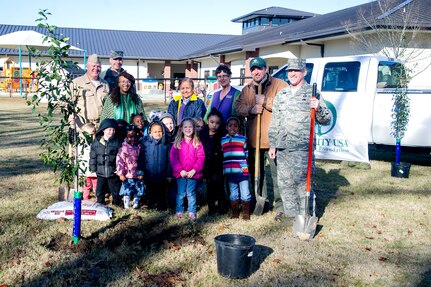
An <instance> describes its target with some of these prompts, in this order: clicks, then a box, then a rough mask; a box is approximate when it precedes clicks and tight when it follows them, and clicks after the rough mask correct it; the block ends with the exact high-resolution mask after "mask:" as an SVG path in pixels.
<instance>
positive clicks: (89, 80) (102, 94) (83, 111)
mask: <svg viewBox="0 0 431 287" xmlns="http://www.w3.org/2000/svg"><path fill="white" fill-rule="evenodd" d="M86 67H87V70H86V72H85V74H84V75H82V76H80V77H78V78H76V79H74V80H73V85H72V95H73V98H74V100H75V101H76V107H77V108H78V109H79V111H78V113H77V116H76V119H75V121H76V126H77V130H78V131H80V130H81V127H82V126H83V125H84V124H86V123H93V124H94V125H95V126H96V127H98V126H99V120H100V116H101V114H102V107H103V102H104V101H105V98H106V96H107V95H108V93H109V86H108V83H107V82H105V81H104V80H102V79H101V78H100V77H99V75H100V71H101V64H100V59H99V57H98V56H97V55H96V54H93V55H90V56H89V57H88V60H87V66H86ZM70 122H71V124H73V117H71V118H70Z"/></svg>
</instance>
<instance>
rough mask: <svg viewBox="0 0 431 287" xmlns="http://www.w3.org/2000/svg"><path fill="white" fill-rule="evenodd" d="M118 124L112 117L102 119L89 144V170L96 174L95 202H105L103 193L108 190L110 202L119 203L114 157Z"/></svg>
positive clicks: (119, 183) (118, 185) (118, 183)
mask: <svg viewBox="0 0 431 287" xmlns="http://www.w3.org/2000/svg"><path fill="white" fill-rule="evenodd" d="M117 128H118V124H117V122H116V121H115V120H114V119H104V120H103V121H102V122H101V123H100V126H99V129H98V130H97V133H96V140H95V141H94V142H93V143H92V144H91V150H90V170H91V171H92V172H95V173H96V175H97V187H96V197H97V202H98V203H102V204H105V194H106V193H108V192H110V193H111V195H112V203H113V204H114V205H117V206H120V205H121V197H120V195H119V191H120V188H121V181H120V179H119V177H118V176H117V175H116V173H115V171H116V157H117V153H118V150H119V148H120V147H121V142H120V140H118V139H117V138H116V137H115V131H116V129H117Z"/></svg>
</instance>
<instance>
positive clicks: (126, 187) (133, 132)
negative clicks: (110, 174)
mask: <svg viewBox="0 0 431 287" xmlns="http://www.w3.org/2000/svg"><path fill="white" fill-rule="evenodd" d="M126 130H127V135H126V139H125V141H124V142H123V144H122V146H121V148H120V149H119V151H118V154H117V175H118V176H119V177H120V180H121V181H122V182H123V184H122V185H121V189H120V195H123V196H124V197H123V201H124V208H125V209H128V208H129V204H130V198H131V197H132V196H133V208H134V209H137V208H138V207H139V199H140V198H141V196H143V195H144V190H145V185H144V183H143V182H142V181H141V180H142V178H143V172H142V171H140V170H138V158H139V152H140V150H141V146H140V144H139V143H138V137H139V131H138V130H137V128H136V127H135V126H133V125H129V126H127V127H126Z"/></svg>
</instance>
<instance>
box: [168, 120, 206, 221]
mask: <svg viewBox="0 0 431 287" xmlns="http://www.w3.org/2000/svg"><path fill="white" fill-rule="evenodd" d="M170 159H171V165H172V174H173V176H174V177H175V178H176V179H177V185H178V192H177V200H176V208H175V211H176V214H177V217H181V216H182V215H183V213H184V198H185V197H186V196H187V202H188V212H189V218H190V219H191V220H195V219H196V183H197V181H198V180H199V179H200V178H202V176H203V174H202V171H203V166H204V161H205V152H204V148H203V146H202V143H201V142H200V141H199V138H198V136H197V134H196V125H195V122H194V121H193V119H191V118H185V119H184V120H183V121H182V122H181V124H180V126H179V130H178V133H177V136H176V138H175V141H174V145H173V146H172V149H171V153H170Z"/></svg>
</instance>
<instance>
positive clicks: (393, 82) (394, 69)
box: [377, 61, 407, 89]
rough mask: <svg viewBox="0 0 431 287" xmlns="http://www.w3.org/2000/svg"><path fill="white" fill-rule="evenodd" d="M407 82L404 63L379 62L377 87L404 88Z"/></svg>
mask: <svg viewBox="0 0 431 287" xmlns="http://www.w3.org/2000/svg"><path fill="white" fill-rule="evenodd" d="M406 83H407V81H406V70H405V68H404V66H403V64H401V63H397V62H389V61H381V62H379V67H378V74H377V88H392V89H395V88H402V87H404V86H405V84H406Z"/></svg>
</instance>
